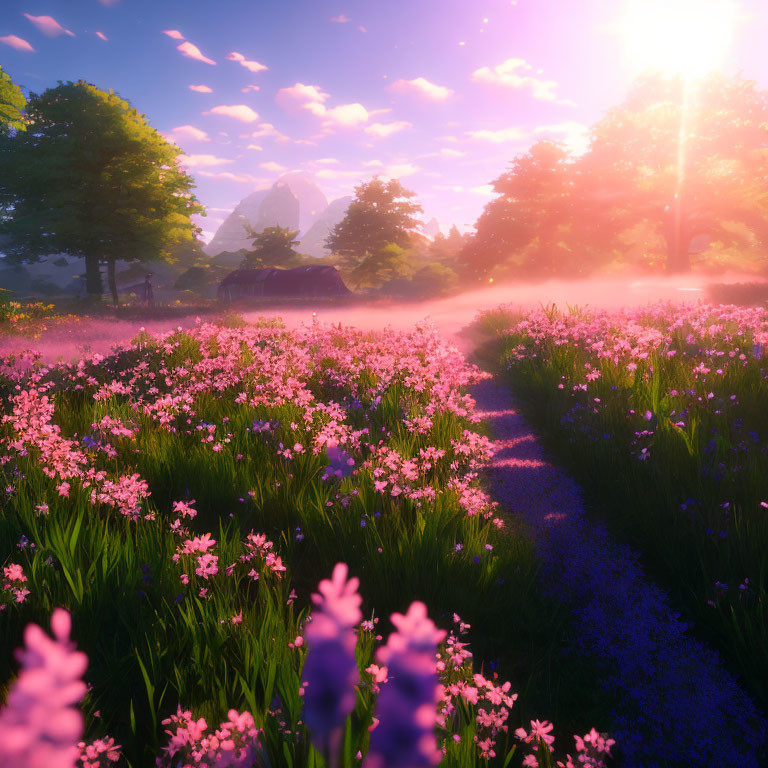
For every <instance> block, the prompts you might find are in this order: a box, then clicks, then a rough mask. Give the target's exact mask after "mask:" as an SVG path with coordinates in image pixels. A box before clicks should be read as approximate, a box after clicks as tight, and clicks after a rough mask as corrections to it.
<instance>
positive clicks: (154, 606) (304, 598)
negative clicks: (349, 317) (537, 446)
mask: <svg viewBox="0 0 768 768" xmlns="http://www.w3.org/2000/svg"><path fill="white" fill-rule="evenodd" d="M487 375H488V374H485V373H483V372H481V371H480V370H479V369H477V368H476V367H475V366H472V365H469V364H467V363H466V361H465V360H464V358H463V357H462V356H461V355H460V354H459V353H458V352H457V351H456V350H455V349H454V348H453V347H451V346H450V345H448V344H447V343H446V342H445V341H443V340H441V338H440V337H439V336H438V335H437V333H436V332H435V331H434V330H431V329H429V328H424V327H422V328H416V329H415V330H412V331H408V332H396V331H382V332H376V333H373V332H370V333H369V332H362V331H356V330H354V329H351V328H342V327H341V326H339V327H334V326H329V325H321V324H320V323H315V324H314V325H310V326H304V327H301V328H298V329H295V330H287V329H286V328H285V327H283V326H282V324H281V323H280V322H278V321H259V322H257V323H246V322H244V321H242V320H239V319H237V318H231V319H230V321H229V322H228V323H225V324H214V323H203V322H199V323H197V324H196V325H195V326H194V327H191V328H188V329H186V330H182V328H181V327H179V328H178V329H176V330H173V331H170V332H168V333H162V334H156V335H153V334H149V333H146V332H141V333H139V334H138V335H137V336H136V337H135V338H134V339H133V341H132V342H131V344H130V345H127V346H126V347H124V348H120V349H116V350H114V351H113V353H111V354H109V355H99V354H96V355H91V356H88V357H84V358H83V359H81V360H79V361H78V362H77V363H57V364H45V363H44V362H43V361H41V360H40V359H36V358H35V357H34V356H32V357H29V356H26V357H23V358H19V357H16V356H9V357H6V358H5V359H4V360H2V361H1V364H0V400H1V402H2V413H3V416H2V424H1V425H0V501H1V504H2V525H1V526H0V561H2V564H3V590H2V592H1V593H0V599H1V600H2V606H1V610H0V626H1V627H2V632H0V681H2V687H3V693H4V698H5V696H7V701H6V705H5V708H4V709H2V710H0V751H2V750H5V753H4V754H3V756H4V759H5V760H7V761H8V763H10V764H21V765H25V766H26V765H36V764H37V763H34V762H24V760H31V759H32V758H31V757H30V755H31V754H32V753H33V752H34V750H35V749H37V750H38V752H37V754H38V756H39V755H43V754H44V764H45V765H46V766H52V765H59V764H61V765H66V764H68V763H67V762H66V760H67V759H69V758H68V757H67V755H69V757H70V758H71V757H72V754H73V753H72V752H71V750H72V749H73V747H72V744H71V743H70V742H71V739H72V737H73V735H74V734H77V738H78V739H79V738H80V735H79V734H80V733H81V732H82V730H83V725H84V735H83V736H82V741H80V743H79V745H78V746H77V748H76V752H77V761H76V764H77V765H78V766H79V768H103V767H104V766H107V765H117V764H120V765H126V766H134V767H136V768H138V767H139V766H149V765H155V763H156V761H157V764H158V765H159V766H169V767H170V766H173V767H174V768H176V767H177V766H181V765H209V766H214V765H215V766H242V768H245V767H246V766H252V765H259V766H262V765H265V766H266V765H269V766H278V765H285V766H324V765H329V766H336V765H339V766H357V765H360V764H361V760H362V761H364V762H363V764H365V765H371V766H395V765H397V766H401V767H402V766H407V765H430V764H435V763H436V762H437V761H440V764H441V765H445V766H472V765H498V766H507V765H521V764H523V765H527V766H531V765H542V766H549V765H552V766H553V765H555V764H557V765H562V766H571V765H574V764H578V765H593V766H598V765H603V764H604V761H605V760H607V759H608V754H609V753H610V751H611V747H612V741H611V740H607V736H606V735H605V734H604V732H605V731H607V730H608V723H609V712H608V711H607V709H608V705H607V704H606V702H605V699H604V696H603V695H602V692H601V691H600V688H599V684H598V681H597V679H596V675H595V674H594V670H593V669H592V668H591V666H590V664H589V662H588V660H586V659H583V658H579V657H576V656H574V655H573V654H571V655H566V654H564V648H566V647H567V646H568V639H569V637H568V635H569V633H570V632H572V631H573V630H572V628H571V627H570V624H569V621H568V615H567V610H566V609H564V608H563V607H562V606H559V605H557V604H554V603H552V602H551V601H550V600H547V599H545V598H544V597H542V595H541V594H540V591H539V586H538V577H539V573H538V568H539V566H538V563H537V561H536V557H535V556H534V552H533V549H532V546H531V544H530V541H529V539H528V537H527V536H526V535H525V531H524V530H523V529H522V528H521V527H520V526H519V525H516V524H515V522H514V520H513V518H511V517H509V516H507V515H505V514H504V511H503V510H500V509H498V508H497V506H496V505H495V504H494V503H493V502H492V501H491V500H490V497H489V496H488V494H487V492H486V491H485V490H484V488H483V487H482V483H481V481H480V478H479V477H478V469H479V467H480V466H481V465H482V463H483V462H485V461H486V460H487V459H488V457H489V456H490V455H491V453H492V451H493V445H492V442H491V441H490V440H489V438H488V437H487V436H486V435H485V434H484V430H483V426H482V424H480V423H478V422H479V419H478V417H477V415H476V414H475V412H474V403H473V400H472V398H471V397H470V396H469V395H468V394H467V388H468V387H469V386H470V385H472V384H473V383H474V382H477V381H479V380H480V379H481V378H483V377H485V376H487ZM752 583H753V582H750V584H752ZM754 583H755V584H756V585H757V583H759V579H755V582H754ZM313 594H314V595H315V597H314V598H312V595H313ZM750 599H751V597H750ZM390 619H391V623H390ZM49 624H50V626H51V630H52V632H53V635H54V638H55V639H53V640H51V639H50V638H48V636H47V634H46V632H47V628H48V626H49ZM393 624H394V627H395V629H394V630H393V628H392V625H393ZM35 625H38V626H37V627H35ZM25 627H26V629H25ZM39 627H44V628H45V630H46V631H45V632H44V631H43V630H41V629H40V628H39ZM70 633H71V640H70ZM18 648H22V649H24V650H21V651H20V652H19V653H17V657H16V658H17V660H18V661H20V662H21V665H20V667H19V665H18V664H16V663H15V662H14V660H13V659H14V649H18ZM75 648H76V649H77V650H75ZM83 654H84V655H83ZM86 657H87V665H86ZM81 676H82V678H83V680H84V682H85V685H83V684H82V683H80V682H78V680H79V679H80V677H81ZM79 711H81V712H82V717H83V720H81V719H80V716H79V715H78V714H77V713H78V712H79ZM549 721H554V723H555V725H554V729H553V726H552V723H551V722H549ZM219 724H220V725H219ZM592 726H596V727H597V729H598V730H591V729H592ZM573 734H577V735H576V737H574V736H573ZM580 734H581V735H580ZM583 734H586V735H583ZM553 737H554V738H556V740H557V743H556V744H555V746H554V747H552V742H553ZM43 744H44V745H45V750H46V751H45V752H43V751H42V746H41V745H43ZM616 749H618V750H620V745H617V746H616ZM30 750H31V751H30ZM68 750H69V751H68ZM571 755H573V757H571ZM62 756H63V757H62ZM14 760H15V761H17V763H14V762H13V761H14ZM57 760H61V761H62V762H57ZM40 764H41V765H42V764H43V763H40ZM69 764H71V763H69Z"/></svg>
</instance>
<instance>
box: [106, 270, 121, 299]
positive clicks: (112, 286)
mask: <svg viewBox="0 0 768 768" xmlns="http://www.w3.org/2000/svg"><path fill="white" fill-rule="evenodd" d="M107 276H108V278H109V290H110V292H111V293H112V303H113V304H114V305H115V306H116V307H119V306H120V297H119V296H118V295H117V281H116V280H115V260H114V259H110V260H109V261H108V262H107Z"/></svg>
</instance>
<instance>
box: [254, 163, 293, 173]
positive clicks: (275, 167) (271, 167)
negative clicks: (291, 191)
mask: <svg viewBox="0 0 768 768" xmlns="http://www.w3.org/2000/svg"><path fill="white" fill-rule="evenodd" d="M259 168H263V169H264V170H265V171H269V172H270V173H284V172H285V171H287V170H288V169H287V168H286V167H285V166H284V165H280V163H276V162H275V161H274V160H270V161H269V162H266V163H259Z"/></svg>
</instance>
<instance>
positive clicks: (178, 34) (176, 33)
mask: <svg viewBox="0 0 768 768" xmlns="http://www.w3.org/2000/svg"><path fill="white" fill-rule="evenodd" d="M163 34H164V35H168V37H172V38H173V39H174V40H183V39H184V35H182V34H181V32H179V30H178V29H164V30H163Z"/></svg>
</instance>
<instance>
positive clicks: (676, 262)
mask: <svg viewBox="0 0 768 768" xmlns="http://www.w3.org/2000/svg"><path fill="white" fill-rule="evenodd" d="M681 207H682V203H679V202H678V203H676V204H673V206H672V209H671V210H670V215H669V216H668V217H667V220H666V221H665V236H666V240H667V273H668V274H670V275H674V274H680V273H681V272H690V271H691V255H690V253H689V249H690V247H691V240H692V237H691V231H690V230H691V227H690V226H689V222H688V220H687V218H686V216H685V215H684V214H683V212H682V210H681Z"/></svg>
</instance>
